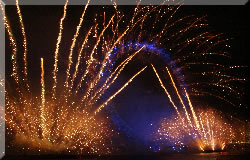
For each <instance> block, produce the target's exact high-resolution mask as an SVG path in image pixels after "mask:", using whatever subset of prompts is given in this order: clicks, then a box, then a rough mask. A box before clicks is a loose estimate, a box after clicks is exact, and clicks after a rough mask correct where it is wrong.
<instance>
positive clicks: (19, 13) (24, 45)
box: [16, 0, 29, 91]
mask: <svg viewBox="0 0 250 160" xmlns="http://www.w3.org/2000/svg"><path fill="white" fill-rule="evenodd" d="M18 1H19V0H16V7H17V13H18V16H19V22H20V25H21V30H22V35H23V47H24V53H23V60H24V76H25V82H26V86H27V90H28V91H29V84H28V82H27V80H28V77H27V76H28V71H27V38H26V33H25V29H24V24H23V18H22V14H21V11H20V7H19V4H18Z"/></svg>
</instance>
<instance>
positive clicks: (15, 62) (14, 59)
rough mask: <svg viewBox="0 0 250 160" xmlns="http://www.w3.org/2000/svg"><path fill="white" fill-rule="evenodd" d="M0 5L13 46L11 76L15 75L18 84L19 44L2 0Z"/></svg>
mask: <svg viewBox="0 0 250 160" xmlns="http://www.w3.org/2000/svg"><path fill="white" fill-rule="evenodd" d="M0 7H1V10H2V14H3V18H4V25H5V28H6V30H7V32H8V35H9V39H10V44H11V48H12V56H11V61H12V74H11V76H13V77H14V79H15V81H16V83H17V84H19V76H18V71H17V60H16V56H17V46H16V40H15V38H14V36H13V34H12V31H11V28H10V25H9V22H8V19H7V17H6V15H5V9H4V7H3V4H2V2H0Z"/></svg>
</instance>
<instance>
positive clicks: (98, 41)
mask: <svg viewBox="0 0 250 160" xmlns="http://www.w3.org/2000/svg"><path fill="white" fill-rule="evenodd" d="M114 16H115V15H113V16H112V18H111V19H110V21H109V22H108V24H107V25H106V27H105V28H104V29H103V30H102V32H101V34H100V35H99V37H98V39H97V42H96V44H95V46H94V47H93V50H92V52H91V54H90V59H89V60H88V61H87V67H86V70H85V72H84V74H83V76H82V77H81V80H80V82H79V83H78V85H77V88H76V93H78V91H79V89H80V88H81V87H82V82H83V81H84V79H85V77H86V76H87V74H88V73H89V67H90V65H91V64H92V62H93V60H94V58H93V54H94V52H95V50H96V48H97V46H98V45H99V43H100V40H101V37H102V36H103V34H104V32H105V30H106V29H107V28H108V27H109V25H110V23H111V22H112V21H113V19H114Z"/></svg>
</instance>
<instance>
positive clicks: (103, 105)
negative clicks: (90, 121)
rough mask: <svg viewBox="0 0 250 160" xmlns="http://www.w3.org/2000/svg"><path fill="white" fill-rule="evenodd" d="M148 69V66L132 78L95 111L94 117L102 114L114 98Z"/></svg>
mask: <svg viewBox="0 0 250 160" xmlns="http://www.w3.org/2000/svg"><path fill="white" fill-rule="evenodd" d="M146 68H147V66H145V67H144V68H142V69H141V70H140V71H139V72H137V73H136V74H135V75H134V76H133V77H131V78H130V79H129V80H128V81H127V82H126V83H125V84H124V85H123V86H122V87H121V88H120V89H119V90H118V91H117V92H115V93H114V94H113V95H112V96H110V97H109V98H108V99H107V100H106V101H105V102H104V103H103V104H101V105H100V106H99V107H98V108H97V109H96V110H95V111H94V115H96V114H97V113H98V112H100V111H101V110H102V109H103V107H105V106H106V105H107V104H108V102H109V101H111V100H112V99H113V98H115V97H116V96H117V94H119V93H120V92H121V91H122V90H123V89H124V88H126V87H127V85H129V83H131V82H132V81H133V79H134V78H136V77H137V76H138V75H139V74H140V73H141V72H143V71H144V70H145V69H146Z"/></svg>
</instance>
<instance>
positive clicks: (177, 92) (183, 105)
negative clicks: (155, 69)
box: [166, 67, 193, 127]
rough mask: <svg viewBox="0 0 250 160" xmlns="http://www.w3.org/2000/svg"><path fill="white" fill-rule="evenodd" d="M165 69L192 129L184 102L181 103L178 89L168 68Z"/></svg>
mask: <svg viewBox="0 0 250 160" xmlns="http://www.w3.org/2000/svg"><path fill="white" fill-rule="evenodd" d="M166 69H167V71H168V75H169V77H170V79H171V82H172V84H173V87H174V89H175V91H176V94H177V95H178V98H179V99H180V101H181V104H182V107H183V109H184V111H185V114H186V117H187V120H188V122H189V124H190V126H191V127H193V126H192V122H191V120H190V117H189V115H188V112H187V108H186V106H185V104H184V102H183V100H182V98H181V96H180V93H179V91H178V89H177V87H176V85H175V82H174V80H173V77H172V75H171V73H170V72H169V70H168V67H166Z"/></svg>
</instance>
